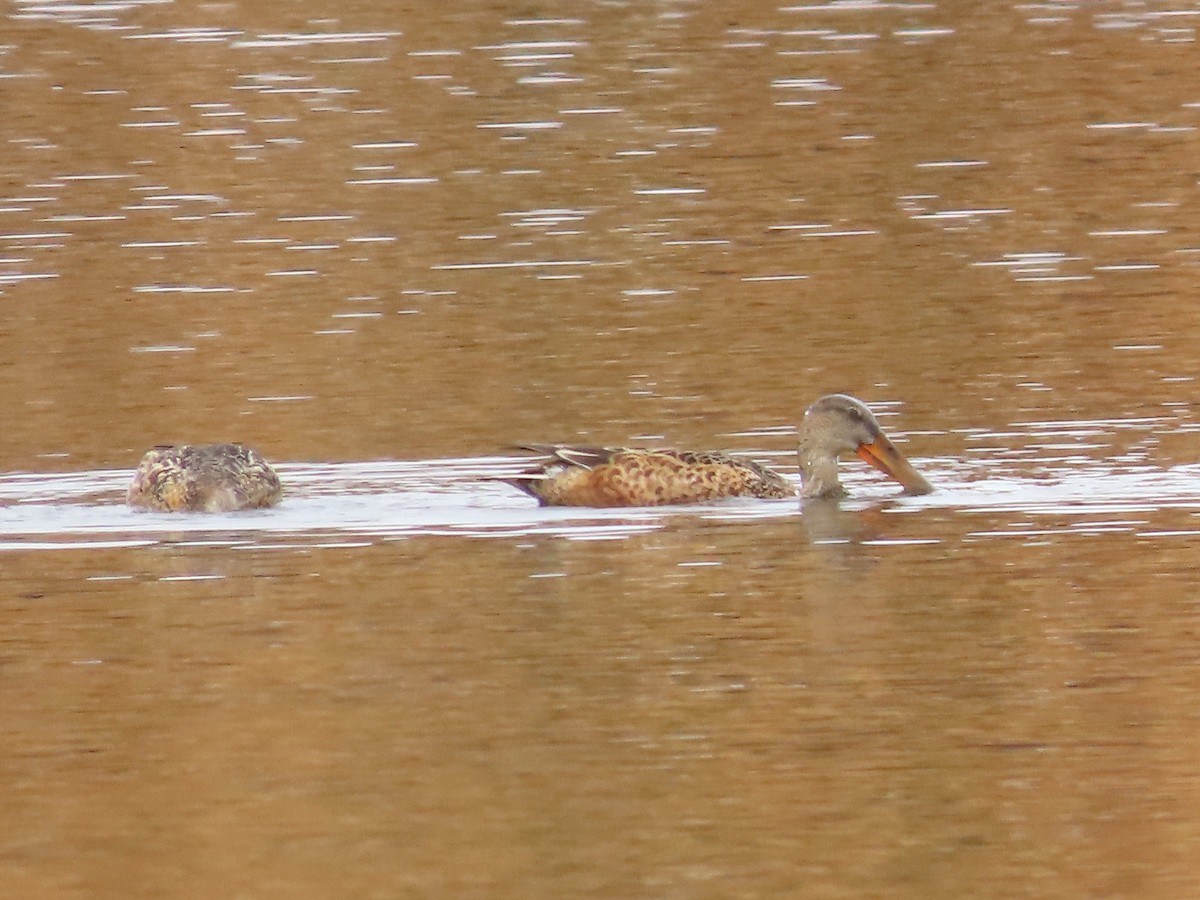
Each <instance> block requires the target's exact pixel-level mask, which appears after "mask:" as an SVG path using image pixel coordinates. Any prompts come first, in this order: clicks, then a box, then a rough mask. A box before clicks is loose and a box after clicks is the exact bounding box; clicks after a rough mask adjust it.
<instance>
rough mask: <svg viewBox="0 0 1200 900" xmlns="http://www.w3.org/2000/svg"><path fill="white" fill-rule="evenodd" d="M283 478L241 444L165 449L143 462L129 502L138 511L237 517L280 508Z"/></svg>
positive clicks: (156, 449) (136, 476)
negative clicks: (235, 513)
mask: <svg viewBox="0 0 1200 900" xmlns="http://www.w3.org/2000/svg"><path fill="white" fill-rule="evenodd" d="M282 495H283V489H282V487H281V486H280V484H279V476H278V475H276V474H275V470H274V469H272V468H271V465H270V463H268V462H267V461H266V460H265V459H263V458H262V456H260V455H259V454H258V453H257V452H256V451H254V450H252V449H250V448H249V447H243V446H242V445H241V444H197V445H194V446H193V445H187V444H183V445H178V446H170V445H164V446H159V447H155V448H154V449H153V450H151V451H150V452H148V453H147V454H146V455H145V456H143V457H142V461H141V464H140V465H138V468H137V471H136V472H135V473H134V475H133V482H132V483H131V484H130V485H129V493H128V495H127V497H126V500H127V502H128V503H129V505H130V506H132V507H134V508H135V509H150V510H156V511H158V512H176V511H180V510H187V511H191V512H232V511H234V510H240V509H261V508H263V507H267V506H274V505H275V504H276V503H278V502H279V498H280V497H281V496H282Z"/></svg>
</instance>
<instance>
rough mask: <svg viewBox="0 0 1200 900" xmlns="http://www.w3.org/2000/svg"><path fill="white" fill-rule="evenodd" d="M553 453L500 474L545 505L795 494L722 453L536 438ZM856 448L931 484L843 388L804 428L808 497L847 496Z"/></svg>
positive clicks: (892, 472) (907, 486) (886, 469)
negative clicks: (846, 477) (846, 465)
mask: <svg viewBox="0 0 1200 900" xmlns="http://www.w3.org/2000/svg"><path fill="white" fill-rule="evenodd" d="M522 449H526V450H533V451H535V452H537V453H541V454H544V455H545V456H546V457H547V458H546V459H545V460H542V461H541V462H539V463H538V464H537V465H536V466H534V467H533V468H531V469H529V470H528V471H526V472H520V473H518V474H516V475H512V476H506V477H504V478H501V479H500V480H501V481H505V482H507V483H508V484H511V485H513V486H514V487H517V488H519V489H521V490H522V491H524V492H525V493H527V494H529V495H530V496H531V497H533V498H535V499H536V500H537V501H538V502H539V503H540V504H541V505H543V506H598V507H612V506H663V505H666V504H672V503H701V502H704V501H707V500H717V499H720V498H722V497H761V498H766V499H776V498H784V497H794V496H796V493H797V491H796V487H795V485H794V484H793V483H792V482H791V481H789V480H788V479H786V478H784V477H783V476H782V475H780V474H779V473H778V472H774V471H772V470H771V469H769V468H767V467H766V466H762V465H759V464H758V463H756V462H753V461H752V460H749V459H745V458H743V457H739V456H734V455H732V454H729V453H722V452H720V451H702V452H689V451H684V450H639V449H630V448H623V447H575V446H565V445H560V444H530V445H526V446H524V447H523V448H522ZM843 453H855V454H857V455H858V456H859V457H860V458H861V459H863V460H864V461H865V462H867V463H870V464H871V465H872V466H874V467H875V468H876V469H878V470H879V471H881V472H883V473H884V474H886V475H888V476H890V477H892V478H894V479H896V481H898V482H900V484H902V485H903V486H904V492H905V493H906V494H928V493H929V492H930V491H932V490H933V485H931V484H930V483H929V482H928V481H926V480H925V478H924V477H922V476H921V474H920V473H919V472H917V470H916V469H914V468H913V467H912V465H911V464H910V463H909V461H908V460H907V459H905V458H904V454H903V453H901V452H900V451H899V450H898V449H897V448H896V446H895V444H893V443H892V442H891V441H890V440H888V437H887V435H885V434H884V433H883V430H882V429H881V428H880V427H879V423H878V422H877V421H876V420H875V416H874V415H872V414H871V411H870V410H869V409H867V407H866V405H865V404H863V403H862V402H861V401H859V400H855V399H854V398H853V397H849V396H846V395H845V394H830V395H828V396H825V397H822V398H821V399H820V400H818V401H817V402H816V403H814V404H813V405H812V406H810V407H809V408H808V410H807V411H806V412H805V413H804V419H803V421H802V422H801V423H800V430H799V454H800V477H801V480H802V484H803V487H802V489H801V491H800V494H801V496H803V497H805V498H826V497H844V496H845V495H846V489H845V488H844V487H843V486H842V483H841V481H839V480H838V472H837V459H838V456H840V455H841V454H843Z"/></svg>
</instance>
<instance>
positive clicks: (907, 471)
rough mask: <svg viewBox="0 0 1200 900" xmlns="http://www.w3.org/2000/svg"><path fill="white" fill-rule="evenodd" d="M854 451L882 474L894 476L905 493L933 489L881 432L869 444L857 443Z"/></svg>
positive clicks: (923, 491) (929, 491)
mask: <svg viewBox="0 0 1200 900" xmlns="http://www.w3.org/2000/svg"><path fill="white" fill-rule="evenodd" d="M854 452H855V453H857V454H858V457H859V459H861V460H862V461H863V462H866V463H869V464H870V465H872V466H874V467H875V468H876V469H878V470H879V471H880V472H882V473H883V474H884V475H888V476H890V477H892V478H895V479H896V480H897V481H898V482H900V483H901V484H902V485H904V493H906V494H928V493H931V492H932V491H933V485H932V484H930V483H929V482H928V481H926V480H925V477H924V476H923V475H921V473H920V472H918V471H917V470H916V469H914V468H913V467H912V464H911V463H910V462H909V461H908V460H907V459H905V458H904V454H903V453H901V452H900V451H899V450H897V449H896V445H895V444H893V443H892V442H891V441H889V440H888V439H887V438H886V437H885V436H884V435H882V434H881V435H879V436H878V437H877V438H875V440H874V441H872V442H871V443H869V444H859V445H858V449H857V450H855V451H854Z"/></svg>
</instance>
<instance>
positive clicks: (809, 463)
mask: <svg viewBox="0 0 1200 900" xmlns="http://www.w3.org/2000/svg"><path fill="white" fill-rule="evenodd" d="M800 478H801V480H802V481H803V482H804V490H803V492H802V495H803V496H804V497H806V498H810V499H816V498H826V497H829V498H836V497H845V496H846V489H845V488H844V487H842V483H841V481H839V480H838V473H837V459H836V458H834V457H831V456H824V455H822V456H814V455H812V454H810V453H807V452H806V451H805V449H804V448H803V447H801V448H800Z"/></svg>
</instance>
